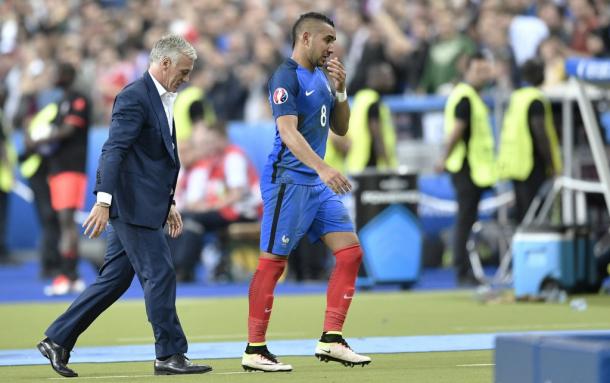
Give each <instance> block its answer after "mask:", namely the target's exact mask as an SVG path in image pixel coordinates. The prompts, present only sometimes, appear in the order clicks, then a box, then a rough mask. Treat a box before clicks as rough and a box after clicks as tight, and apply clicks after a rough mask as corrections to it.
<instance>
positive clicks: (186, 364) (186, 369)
mask: <svg viewBox="0 0 610 383" xmlns="http://www.w3.org/2000/svg"><path fill="white" fill-rule="evenodd" d="M210 371H212V367H210V366H205V365H201V366H200V365H197V364H193V362H191V361H190V360H189V358H187V357H186V356H184V355H182V354H175V355H172V356H170V357H169V358H167V359H165V360H159V359H156V360H155V375H175V374H204V373H206V372H210Z"/></svg>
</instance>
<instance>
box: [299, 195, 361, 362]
mask: <svg viewBox="0 0 610 383" xmlns="http://www.w3.org/2000/svg"><path fill="white" fill-rule="evenodd" d="M329 192H330V190H328V189H327V188H325V190H323V191H322V195H325V194H328V193H329ZM323 200H325V202H324V203H323V204H322V205H321V207H320V210H319V212H318V215H317V216H316V219H315V220H314V223H313V225H312V227H311V230H310V232H309V238H310V240H315V239H317V238H320V239H321V240H322V241H323V242H324V244H326V246H328V247H329V248H330V250H331V251H332V253H333V255H334V256H335V266H334V269H333V271H332V273H331V276H330V279H329V281H328V290H327V292H326V311H325V315H324V328H323V332H322V336H321V337H320V341H319V342H318V345H317V347H316V351H315V355H316V356H317V357H318V358H319V359H320V360H323V361H326V362H328V361H336V362H340V363H343V364H344V365H346V366H353V365H362V366H364V365H366V364H368V363H370V362H371V358H369V357H368V356H364V355H359V354H357V353H355V352H354V351H353V350H352V349H351V348H350V347H349V345H348V344H347V342H346V341H345V339H344V338H343V324H344V322H345V318H346V316H347V313H348V310H349V306H350V304H351V302H352V298H353V296H354V291H355V285H356V277H357V276H358V270H359V268H360V263H361V261H362V249H361V247H360V242H359V240H358V237H357V236H356V234H355V232H354V227H353V224H352V223H351V220H350V218H349V216H348V213H347V210H346V209H345V207H344V206H343V203H342V202H341V201H340V200H339V199H338V198H337V197H336V195H334V194H333V195H332V196H330V197H329V198H324V199H323ZM316 237H317V238H316Z"/></svg>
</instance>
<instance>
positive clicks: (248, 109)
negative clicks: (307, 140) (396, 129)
mask: <svg viewBox="0 0 610 383" xmlns="http://www.w3.org/2000/svg"><path fill="white" fill-rule="evenodd" d="M314 9H315V10H317V11H320V12H323V13H326V14H329V15H332V17H333V18H334V19H335V20H336V25H337V33H338V44H337V48H336V50H337V54H338V55H339V56H340V57H342V59H343V61H344V62H345V64H346V68H347V72H348V75H349V78H348V84H349V85H348V92H349V94H354V93H355V92H356V91H357V90H359V89H360V88H362V87H363V86H364V84H365V76H366V73H367V69H368V68H369V67H370V66H371V65H373V64H375V63H377V62H379V61H385V62H388V63H389V64H391V66H392V68H393V70H394V72H395V79H396V80H395V84H394V87H393V89H392V90H391V93H394V94H401V93H408V92H425V93H439V92H440V93H446V91H447V90H448V87H447V84H452V83H454V82H455V80H456V79H457V78H458V77H459V73H460V65H461V64H460V58H461V57H462V56H463V54H464V53H469V52H472V51H474V50H475V49H477V48H478V49H482V50H484V51H485V52H487V53H488V54H489V55H490V56H491V57H493V58H494V61H495V63H496V64H497V65H496V66H495V68H496V69H495V71H496V73H495V77H496V84H497V86H500V87H505V88H508V89H511V88H513V87H514V86H515V84H517V83H518V81H519V79H518V70H517V68H518V66H519V65H520V64H522V63H523V62H525V60H527V59H528V58H531V57H532V56H535V55H538V56H540V57H541V58H542V59H543V60H544V62H545V64H546V66H547V78H546V79H545V84H546V85H552V84H553V83H556V82H561V81H563V80H564V78H565V76H564V74H563V70H562V65H561V64H562V61H563V59H564V58H565V57H566V56H569V55H575V54H576V55H586V56H606V55H610V27H609V23H610V12H609V5H608V4H607V2H605V1H604V0H504V1H500V0H478V1H477V0H428V1H423V0H400V1H382V0H368V1H367V0H362V1H358V0H337V1H318V0H316V1H310V0H307V1H305V0H296V1H292V0H291V1H288V0H243V1H223V0H192V1H188V2H184V1H172V0H130V1H126V0H100V1H93V0H72V1H62V0H27V1H25V0H23V1H22V0H19V1H15V0H6V1H2V2H0V84H1V85H2V86H1V88H2V89H3V92H2V93H4V97H3V98H4V102H3V105H4V107H3V110H4V118H5V122H8V123H9V126H13V127H21V126H24V124H25V122H26V121H27V119H28V117H31V116H32V115H33V114H34V113H35V112H36V111H37V110H38V109H40V108H41V106H43V105H45V103H47V102H48V100H49V99H51V98H52V97H53V89H52V83H51V78H52V72H53V69H54V64H55V63H56V62H58V61H60V60H61V61H67V62H69V63H72V64H73V65H74V66H75V67H76V68H77V72H78V73H79V74H80V75H79V78H78V87H79V88H80V89H82V90H84V91H86V92H87V93H89V94H90V97H91V100H92V103H93V107H94V115H93V122H94V123H95V124H98V125H107V124H108V118H109V111H110V109H111V107H112V102H113V100H114V96H115V95H116V94H117V92H118V91H119V90H120V89H121V88H122V87H123V86H124V85H126V84H128V83H129V82H131V81H133V80H134V79H136V78H138V77H139V76H140V75H141V74H142V73H143V72H144V70H145V69H146V67H147V65H148V53H147V52H149V51H150V48H151V44H152V42H153V41H155V40H156V39H158V38H159V37H160V36H161V35H163V34H164V33H166V32H167V31H168V30H169V31H173V32H177V33H180V34H182V35H184V36H185V37H186V38H187V39H188V40H189V41H190V42H192V43H193V45H194V46H195V47H196V49H197V51H198V53H199V57H200V58H201V60H200V63H198V66H197V68H196V70H197V71H198V72H199V73H195V74H194V75H193V77H196V78H197V79H198V80H197V84H198V86H200V87H202V88H203V90H204V92H205V94H206V97H207V99H208V100H209V102H210V103H211V105H212V106H213V107H214V109H215V112H216V114H217V116H218V117H219V118H221V119H223V120H245V121H254V120H260V119H268V118H269V117H270V111H269V108H268V106H267V104H266V98H267V94H266V83H267V80H268V77H269V75H270V73H271V71H272V70H273V68H275V67H276V66H277V64H278V63H279V62H281V60H282V59H283V57H285V56H287V55H288V54H289V52H290V49H291V41H290V33H289V29H290V26H291V21H292V20H294V19H295V18H296V17H297V16H298V15H299V14H301V13H302V12H305V11H307V10H314Z"/></svg>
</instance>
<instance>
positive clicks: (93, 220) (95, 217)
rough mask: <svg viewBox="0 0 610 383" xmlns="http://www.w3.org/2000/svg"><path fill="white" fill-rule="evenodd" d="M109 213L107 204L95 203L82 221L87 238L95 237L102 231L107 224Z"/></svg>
mask: <svg viewBox="0 0 610 383" xmlns="http://www.w3.org/2000/svg"><path fill="white" fill-rule="evenodd" d="M109 215H110V208H109V207H107V206H102V205H98V204H95V205H94V206H93V209H91V212H90V213H89V216H88V217H87V219H86V220H85V222H83V227H84V228H85V232H84V234H85V236H87V235H88V236H89V238H97V237H99V236H100V234H102V233H103V232H104V230H105V229H106V225H107V224H108V217H109Z"/></svg>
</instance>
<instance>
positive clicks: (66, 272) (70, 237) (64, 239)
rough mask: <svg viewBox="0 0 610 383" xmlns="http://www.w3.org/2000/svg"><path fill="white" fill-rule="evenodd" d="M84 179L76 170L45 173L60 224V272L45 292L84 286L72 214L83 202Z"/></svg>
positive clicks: (82, 288)
mask: <svg viewBox="0 0 610 383" xmlns="http://www.w3.org/2000/svg"><path fill="white" fill-rule="evenodd" d="M86 183H87V180H86V176H85V175H84V174H82V173H77V172H63V173H59V174H57V175H54V176H51V177H49V187H50V192H51V204H52V206H53V209H54V210H55V211H57V216H58V219H59V227H60V240H59V251H60V254H61V275H60V276H58V277H57V278H55V280H54V281H53V283H52V284H51V285H50V286H47V287H46V288H45V294H47V295H63V294H67V293H69V292H74V293H81V292H82V291H83V290H84V289H85V283H84V282H83V281H82V280H81V279H80V278H79V276H78V271H77V265H78V232H77V229H76V225H75V223H74V216H75V213H76V210H77V209H80V208H82V206H83V204H84V197H85V189H86Z"/></svg>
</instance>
